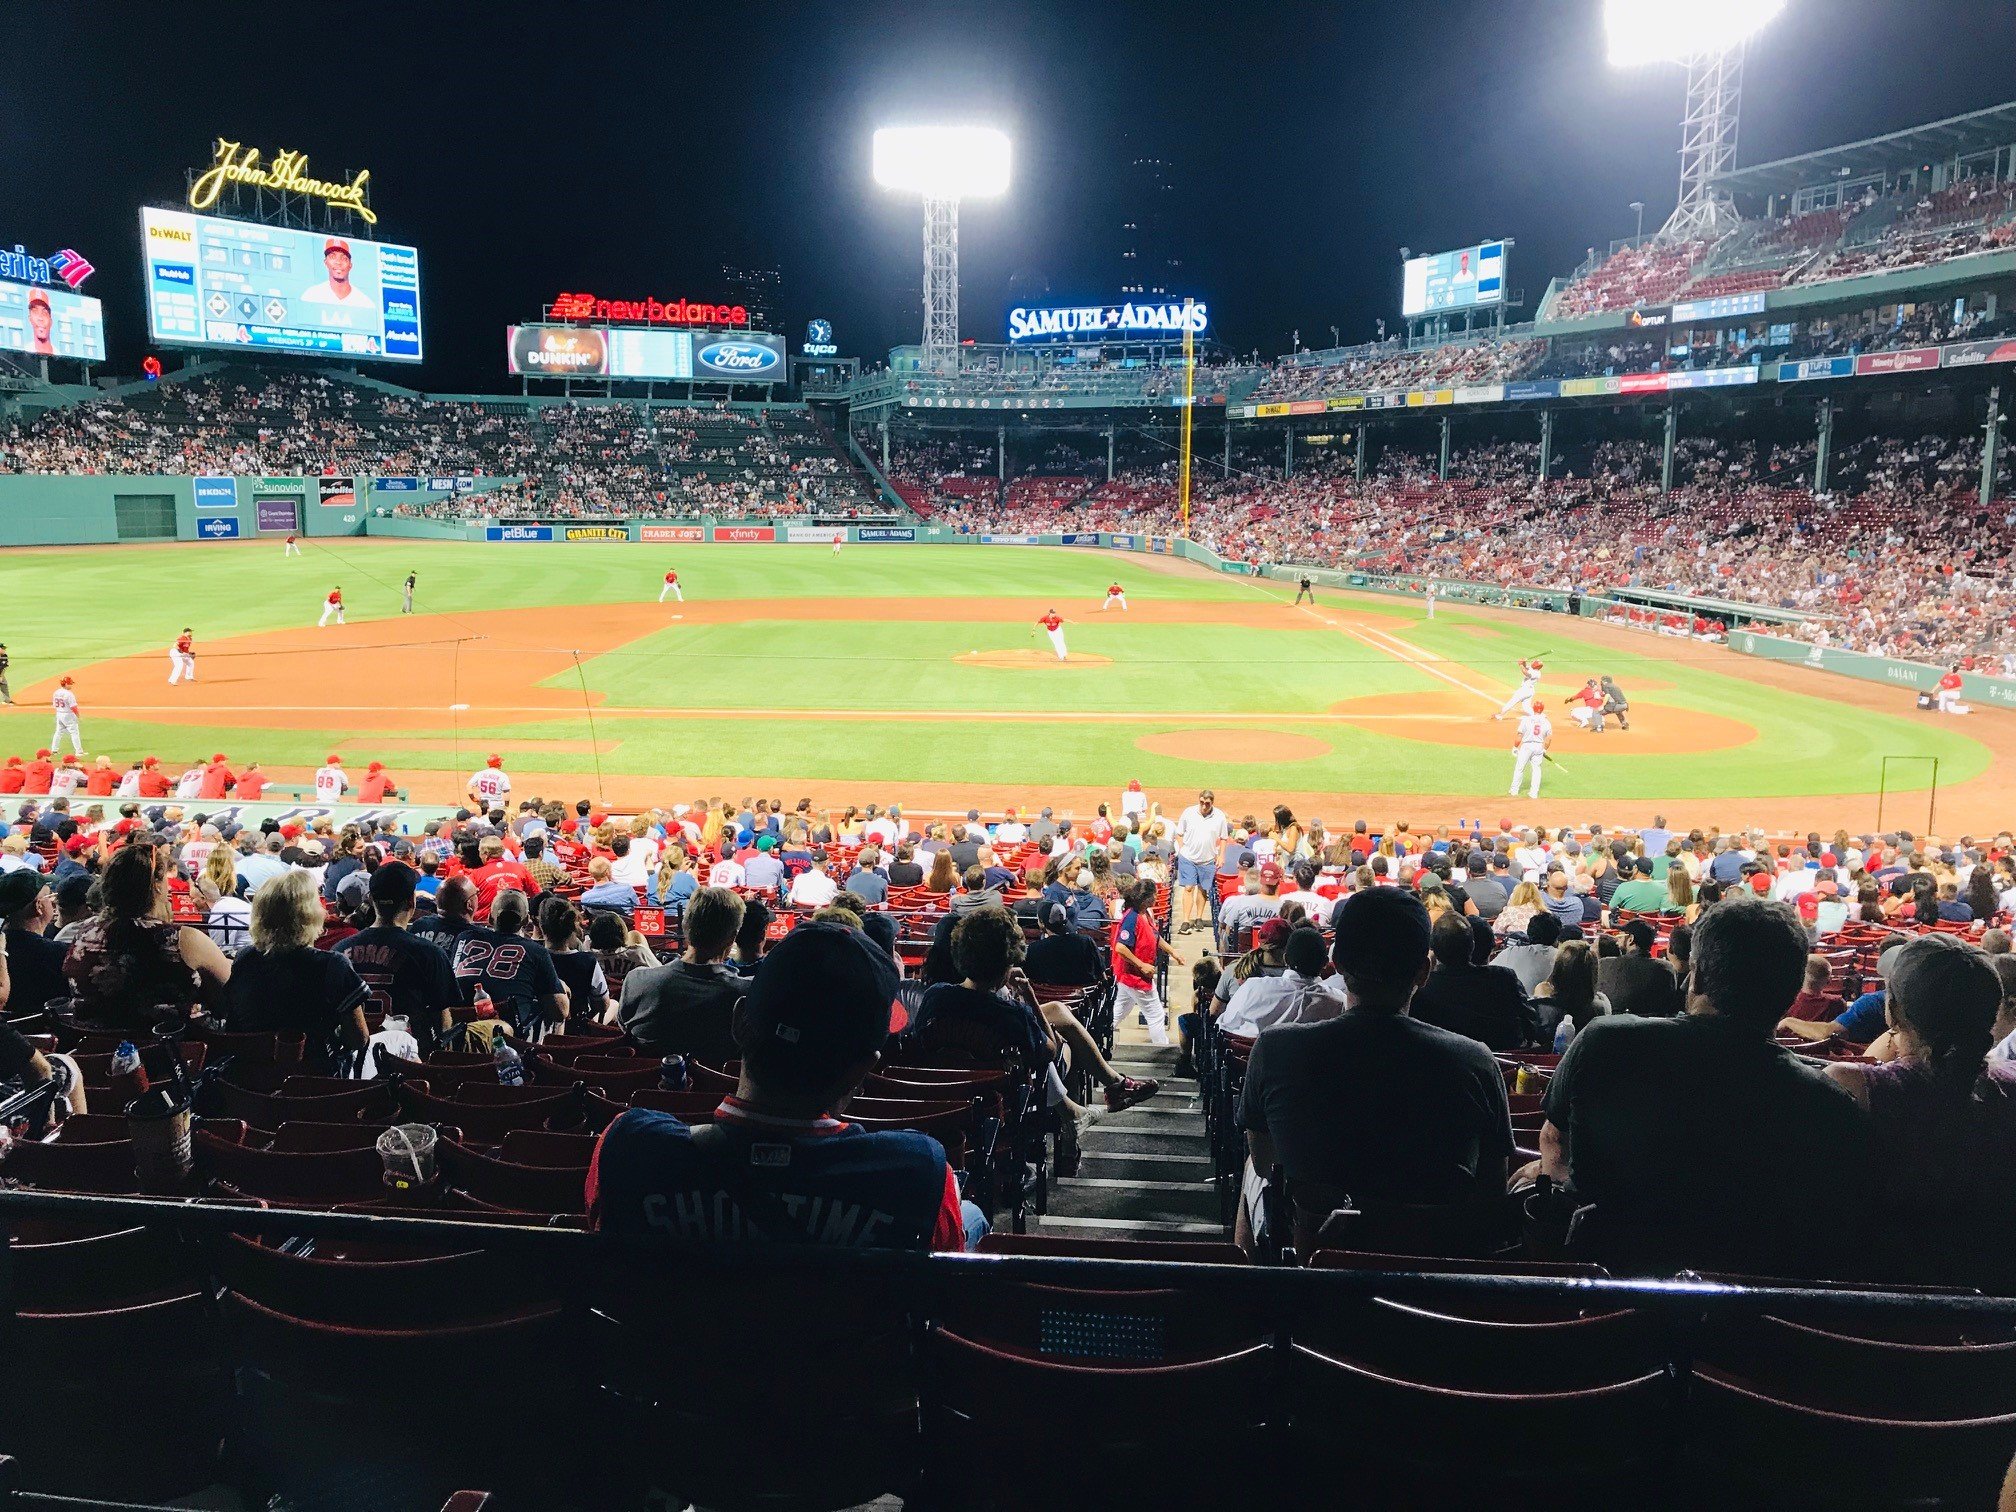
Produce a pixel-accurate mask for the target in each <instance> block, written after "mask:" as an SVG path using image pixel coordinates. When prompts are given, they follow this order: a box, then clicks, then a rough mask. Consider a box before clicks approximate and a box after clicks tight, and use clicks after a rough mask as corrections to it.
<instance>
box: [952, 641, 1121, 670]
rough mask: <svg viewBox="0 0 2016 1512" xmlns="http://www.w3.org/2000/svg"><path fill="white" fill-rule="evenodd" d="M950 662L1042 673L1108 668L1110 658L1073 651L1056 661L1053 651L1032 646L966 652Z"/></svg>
mask: <svg viewBox="0 0 2016 1512" xmlns="http://www.w3.org/2000/svg"><path fill="white" fill-rule="evenodd" d="M952 660H954V661H956V662H959V663H961V664H962V665H965V666H968V667H1013V668H1016V669H1018V670H1020V671H1025V672H1026V671H1039V672H1040V671H1042V670H1043V669H1044V668H1046V667H1110V666H1112V665H1113V658H1112V657H1110V656H1093V655H1092V654H1091V653H1090V652H1086V651H1073V652H1072V653H1071V654H1070V655H1069V656H1067V657H1066V658H1065V659H1064V660H1063V661H1059V660H1057V653H1056V652H1054V651H1038V650H1037V649H1035V648H1034V647H1033V646H1032V647H1030V648H1029V649H1028V650H1026V651H968V652H966V653H964V654H963V655H960V656H955V657H953V658H952Z"/></svg>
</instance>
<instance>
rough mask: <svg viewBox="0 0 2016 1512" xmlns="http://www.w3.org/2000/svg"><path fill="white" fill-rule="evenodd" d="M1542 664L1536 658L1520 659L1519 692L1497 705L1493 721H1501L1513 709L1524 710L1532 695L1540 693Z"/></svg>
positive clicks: (1531, 700) (1531, 699)
mask: <svg viewBox="0 0 2016 1512" xmlns="http://www.w3.org/2000/svg"><path fill="white" fill-rule="evenodd" d="M1542 666H1543V664H1542V662H1541V660H1540V658H1539V657H1537V656H1529V657H1522V658H1521V659H1520V662H1519V691H1518V692H1517V693H1514V694H1513V695H1512V696H1511V697H1510V698H1508V699H1506V700H1505V702H1503V703H1502V704H1500V705H1498V712H1497V713H1496V714H1493V715H1492V716H1491V717H1492V718H1493V719H1503V718H1504V717H1505V716H1506V715H1507V714H1510V713H1511V712H1512V711H1513V710H1515V709H1524V708H1526V707H1527V706H1528V705H1529V704H1531V703H1532V702H1533V695H1534V694H1535V693H1537V692H1539V691H1540V672H1541V669H1542Z"/></svg>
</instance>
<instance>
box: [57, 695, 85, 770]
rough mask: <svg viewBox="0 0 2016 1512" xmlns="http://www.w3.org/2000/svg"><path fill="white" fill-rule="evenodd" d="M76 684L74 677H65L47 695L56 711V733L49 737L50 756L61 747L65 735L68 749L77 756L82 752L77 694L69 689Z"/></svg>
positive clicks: (82, 742) (82, 735) (82, 737)
mask: <svg viewBox="0 0 2016 1512" xmlns="http://www.w3.org/2000/svg"><path fill="white" fill-rule="evenodd" d="M76 684H77V679H76V678H74V677H65V678H64V679H63V680H62V681H61V682H59V683H57V684H56V691H55V692H54V693H52V694H50V695H49V706H50V707H51V708H52V709H54V710H55V711H56V733H55V734H54V735H51V736H50V737H49V752H50V754H51V755H52V756H53V755H54V754H56V753H57V752H58V751H60V750H62V749H63V737H64V736H65V735H68V736H69V737H70V749H71V750H73V751H75V752H76V753H77V754H78V755H79V756H82V755H83V754H84V730H83V727H82V726H81V725H80V724H79V723H78V721H77V714H78V708H77V695H76V694H75V693H73V692H71V691H70V690H71V689H72V688H73V687H75V686H76Z"/></svg>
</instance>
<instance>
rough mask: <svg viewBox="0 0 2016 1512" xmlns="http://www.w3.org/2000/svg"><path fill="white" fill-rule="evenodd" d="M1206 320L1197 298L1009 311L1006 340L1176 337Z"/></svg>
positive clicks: (1196, 332)
mask: <svg viewBox="0 0 2016 1512" xmlns="http://www.w3.org/2000/svg"><path fill="white" fill-rule="evenodd" d="M1210 323H1211V316H1210V307H1209V306H1208V305H1206V304H1204V303H1203V302H1202V301H1201V300H1190V301H1188V302H1187V303H1186V302H1184V301H1182V300H1175V301H1171V302H1168V303H1164V304H1131V303H1130V304H1117V305H1069V306H1060V307H1056V308H1051V309H1036V308H1031V307H1029V306H1025V305H1018V306H1016V307H1015V308H1014V309H1012V310H1010V311H1009V312H1008V339H1009V340H1010V341H1085V340H1092V341H1180V340H1181V339H1182V338H1183V335H1184V333H1185V332H1188V333H1189V334H1190V335H1192V336H1202V335H1203V334H1204V332H1205V330H1206V329H1207V328H1208V327H1209V325H1210Z"/></svg>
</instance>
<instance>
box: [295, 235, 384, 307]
mask: <svg viewBox="0 0 2016 1512" xmlns="http://www.w3.org/2000/svg"><path fill="white" fill-rule="evenodd" d="M322 266H323V267H324V268H326V269H327V270H328V273H329V276H328V277H327V278H325V279H323V280H322V281H321V282H319V283H312V284H310V285H309V286H308V287H307V288H306V289H303V290H302V291H301V297H302V298H303V299H305V300H307V301H308V302H309V303H310V304H325V305H354V306H358V307H362V306H365V305H368V304H369V303H370V300H369V299H368V298H366V297H365V294H364V291H363V290H362V289H359V288H358V287H357V286H356V285H355V284H354V283H352V282H351V281H350V267H351V257H350V243H348V242H347V241H345V240H343V238H342V237H340V236H332V237H330V238H329V239H328V240H327V241H325V242H323V243H322Z"/></svg>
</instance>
